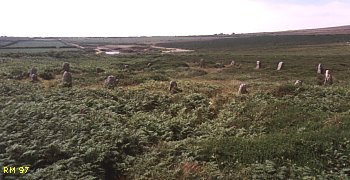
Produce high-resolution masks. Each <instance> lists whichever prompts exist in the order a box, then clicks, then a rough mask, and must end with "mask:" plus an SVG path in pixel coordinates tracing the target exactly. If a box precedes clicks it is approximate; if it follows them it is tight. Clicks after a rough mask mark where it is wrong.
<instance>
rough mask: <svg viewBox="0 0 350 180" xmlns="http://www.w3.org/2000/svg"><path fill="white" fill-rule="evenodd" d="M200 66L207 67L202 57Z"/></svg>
mask: <svg viewBox="0 0 350 180" xmlns="http://www.w3.org/2000/svg"><path fill="white" fill-rule="evenodd" d="M199 67H200V68H204V67H205V62H204V59H201V60H200V61H199Z"/></svg>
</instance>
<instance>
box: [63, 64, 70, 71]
mask: <svg viewBox="0 0 350 180" xmlns="http://www.w3.org/2000/svg"><path fill="white" fill-rule="evenodd" d="M62 70H63V71H67V72H70V65H69V63H67V62H64V63H63V65H62Z"/></svg>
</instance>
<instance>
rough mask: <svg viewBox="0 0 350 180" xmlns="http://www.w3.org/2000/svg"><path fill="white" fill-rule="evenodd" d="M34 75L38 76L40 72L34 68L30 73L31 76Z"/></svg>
mask: <svg viewBox="0 0 350 180" xmlns="http://www.w3.org/2000/svg"><path fill="white" fill-rule="evenodd" d="M32 74H35V75H38V70H37V69H36V68H35V67H33V68H32V69H31V70H30V71H29V76H31V75H32Z"/></svg>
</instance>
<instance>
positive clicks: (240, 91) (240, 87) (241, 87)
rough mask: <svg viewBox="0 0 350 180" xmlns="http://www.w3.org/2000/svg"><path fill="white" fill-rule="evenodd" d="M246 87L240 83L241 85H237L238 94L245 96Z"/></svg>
mask: <svg viewBox="0 0 350 180" xmlns="http://www.w3.org/2000/svg"><path fill="white" fill-rule="evenodd" d="M247 93H248V91H247V85H246V84H244V83H242V84H241V85H239V89H238V94H247Z"/></svg>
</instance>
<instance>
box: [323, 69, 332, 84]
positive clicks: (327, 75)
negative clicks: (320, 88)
mask: <svg viewBox="0 0 350 180" xmlns="http://www.w3.org/2000/svg"><path fill="white" fill-rule="evenodd" d="M323 84H324V85H332V84H333V77H332V74H331V71H330V70H326V73H325V77H324V83H323Z"/></svg>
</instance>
